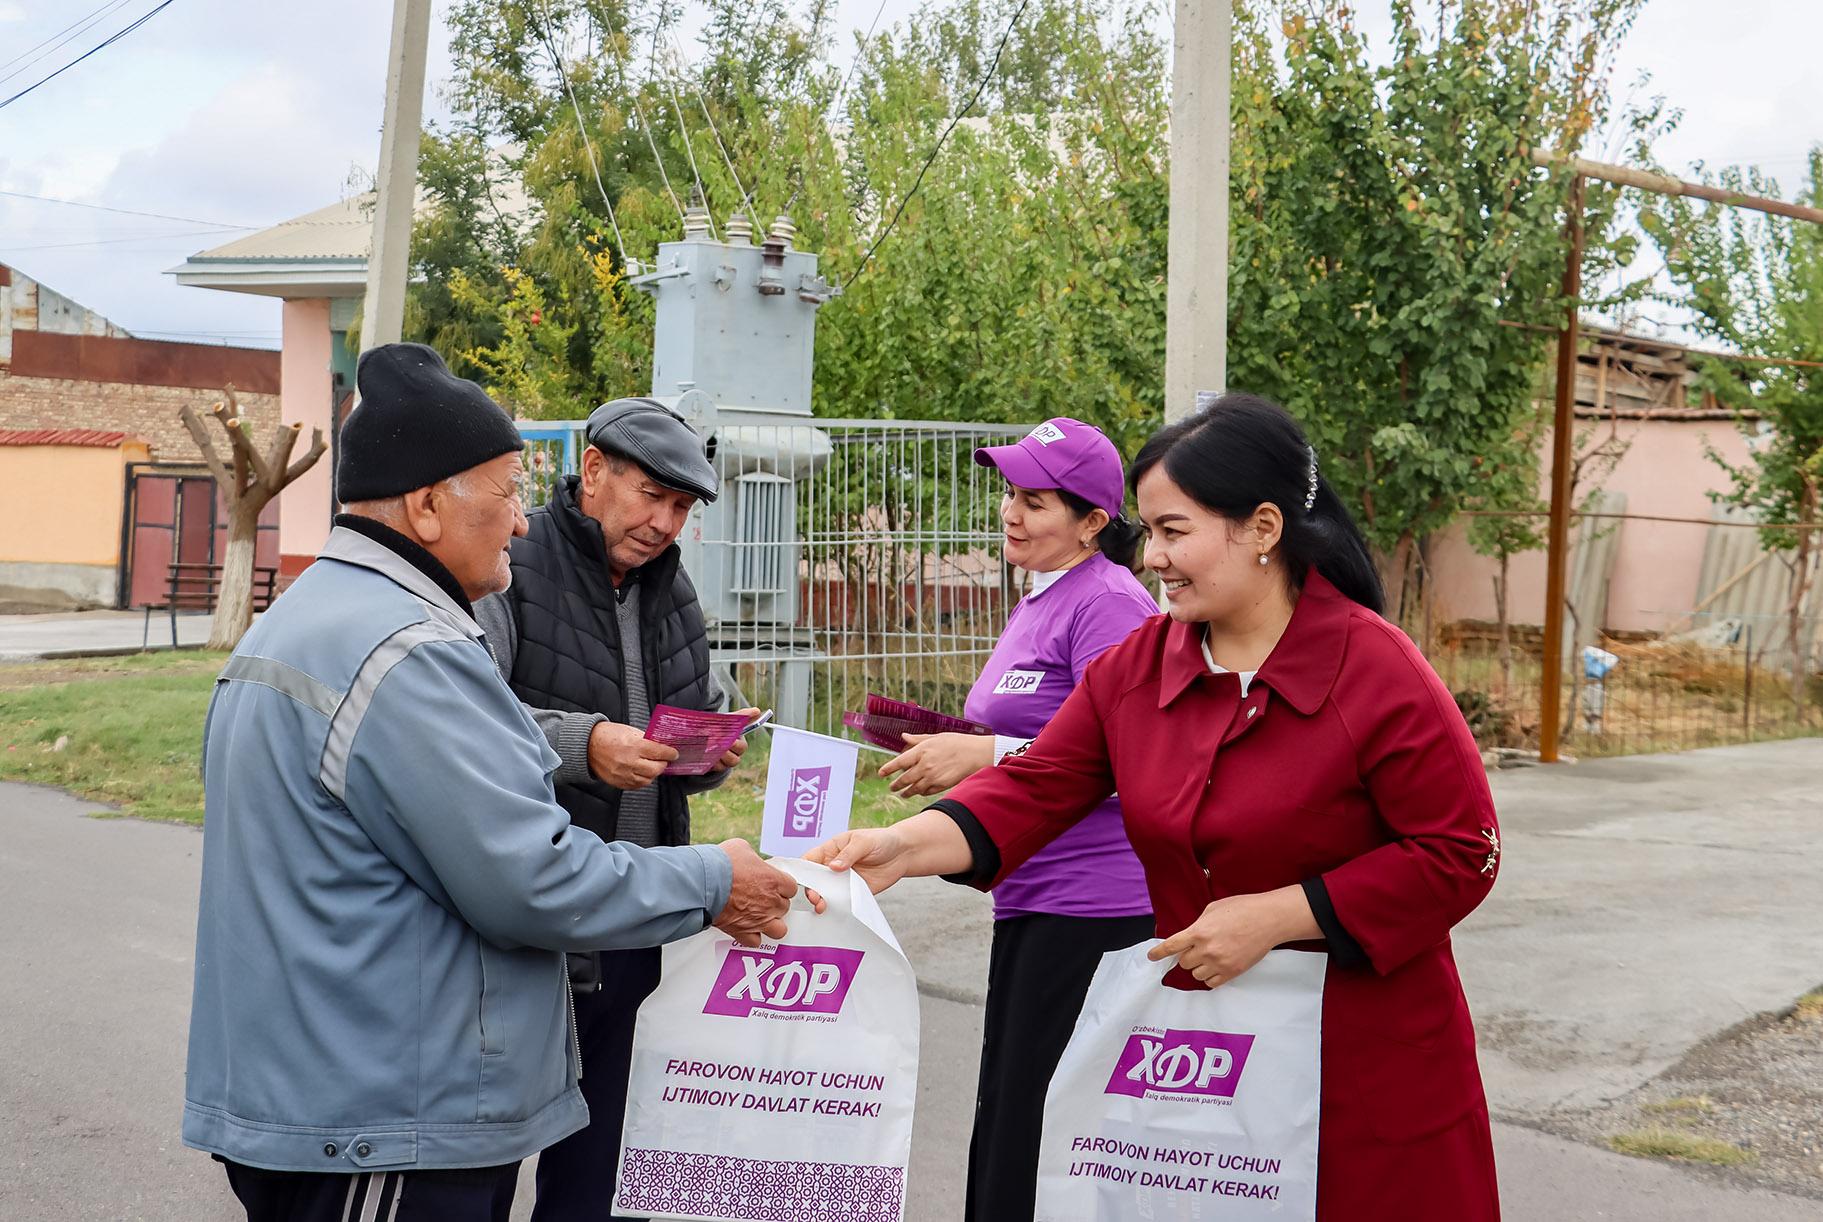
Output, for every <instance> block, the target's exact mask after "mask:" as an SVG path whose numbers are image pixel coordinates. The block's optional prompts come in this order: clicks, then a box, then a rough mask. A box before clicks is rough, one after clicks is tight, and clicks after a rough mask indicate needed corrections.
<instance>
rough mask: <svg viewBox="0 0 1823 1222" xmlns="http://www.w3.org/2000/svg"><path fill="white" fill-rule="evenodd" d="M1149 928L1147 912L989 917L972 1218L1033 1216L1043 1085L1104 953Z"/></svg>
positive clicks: (1146, 934)
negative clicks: (991, 940)
mask: <svg viewBox="0 0 1823 1222" xmlns="http://www.w3.org/2000/svg"><path fill="white" fill-rule="evenodd" d="M1151 936H1152V918H1151V917H1150V916H1136V917H1070V916H1052V915H1049V914H1044V913H1037V914H1034V915H1031V916H1021V917H1009V918H1008V919H1006V920H1004V921H995V922H994V946H993V951H992V953H991V955H990V957H989V959H988V969H987V1016H986V1019H985V1022H984V1029H983V1031H982V1036H981V1082H980V1085H979V1086H978V1087H977V1088H976V1092H975V1133H974V1136H973V1138H972V1139H971V1140H970V1141H969V1147H968V1214H967V1216H968V1220H969V1222H1031V1217H1032V1210H1033V1207H1034V1199H1035V1197H1036V1196H1037V1191H1038V1135H1039V1131H1040V1129H1041V1128H1042V1127H1043V1125H1044V1092H1045V1088H1047V1087H1048V1086H1050V1084H1051V1074H1052V1073H1053V1072H1054V1071H1055V1070H1056V1068H1057V1062H1058V1061H1059V1060H1060V1059H1061V1058H1062V1057H1063V1050H1064V1047H1065V1046H1066V1045H1067V1044H1069V1042H1070V1033H1071V1031H1072V1030H1073V1029H1074V1028H1075V1026H1076V1016H1077V1015H1078V1014H1080V1013H1081V1012H1082V999H1083V997H1084V996H1085V995H1086V994H1087V993H1088V991H1089V981H1090V980H1092V979H1094V976H1095V969H1096V968H1097V967H1099V966H1100V965H1101V957H1102V955H1104V954H1106V953H1107V952H1108V951H1111V950H1122V949H1124V948H1126V947H1129V946H1132V945H1133V944H1134V943H1136V942H1143V941H1145V940H1146V939H1147V938H1150V937H1151Z"/></svg>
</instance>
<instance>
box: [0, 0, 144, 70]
mask: <svg viewBox="0 0 1823 1222" xmlns="http://www.w3.org/2000/svg"><path fill="white" fill-rule="evenodd" d="M126 3H127V0H108V2H107V3H106V4H103V5H102V6H101V7H100V8H98V9H95V10H94V11H93V12H90V13H89V14H88V15H87V16H83V17H78V18H77V19H76V20H74V21H72V22H70V24H68V25H66V26H64V27H63V28H62V29H61V30H58V31H57V32H56V33H55V34H52V35H51V36H50V37H49V38H47V39H45V40H44V41H43V42H40V43H38V44H36V45H35V46H30V47H27V48H26V49H25V50H23V51H21V52H19V54H17V55H15V56H13V57H12V58H11V59H9V60H7V61H6V62H5V63H4V64H0V68H12V71H11V72H8V73H6V74H5V75H4V76H0V81H10V80H12V79H13V78H14V77H15V76H18V75H19V74H20V73H21V72H24V71H25V70H26V69H27V68H29V67H31V66H32V65H33V64H35V63H37V62H38V61H39V60H41V59H44V58H46V57H48V56H49V55H50V54H51V53H52V52H53V51H55V50H56V49H57V48H58V47H61V46H63V45H64V44H65V43H70V42H74V41H75V40H76V39H77V38H78V37H80V36H81V35H83V34H85V33H87V32H88V31H89V30H91V29H93V28H94V27H95V26H97V25H99V24H100V23H101V19H102V18H104V17H106V16H107V15H108V14H109V13H110V12H112V11H113V10H115V9H118V8H121V7H123V6H124V5H126ZM34 52H37V54H33V53H34ZM28 55H29V56H31V58H30V59H26V57H27V56H28ZM21 60H25V62H24V63H20V62H19V61H21ZM14 64H19V66H18V67H17V68H13V65H14Z"/></svg>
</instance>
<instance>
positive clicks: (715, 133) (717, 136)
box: [671, 0, 884, 220]
mask: <svg viewBox="0 0 1823 1222" xmlns="http://www.w3.org/2000/svg"><path fill="white" fill-rule="evenodd" d="M882 3H884V0H882ZM671 48H672V54H673V55H674V56H675V57H676V59H677V64H678V69H679V71H680V73H681V71H682V69H683V64H684V51H683V48H682V47H680V46H679V45H678V44H677V37H676V35H672V39H671ZM690 87H691V89H693V90H695V92H696V104H697V106H699V107H700V108H701V109H702V112H703V119H704V121H705V122H707V123H708V124H709V135H710V137H711V138H712V139H714V141H715V147H716V151H718V152H719V153H721V155H722V165H724V166H726V167H727V169H728V177H729V178H732V179H733V180H734V189H735V190H736V191H739V192H740V194H741V206H742V207H743V208H745V209H746V210H747V218H748V219H749V220H758V216H757V215H756V210H755V206H754V203H753V196H752V195H751V194H749V193H748V191H747V188H746V187H745V186H744V185H743V184H742V183H741V176H740V174H739V172H737V171H736V170H735V168H734V158H732V157H730V156H729V155H728V145H727V144H726V143H725V142H724V141H723V140H722V133H721V130H720V129H719V128H717V127H716V125H715V116H714V115H713V114H711V113H710V112H709V99H708V98H707V97H705V96H704V94H703V86H702V83H701V82H700V81H697V80H695V79H692V80H691V81H690ZM681 121H682V120H679V122H681Z"/></svg>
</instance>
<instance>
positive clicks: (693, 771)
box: [646, 704, 772, 776]
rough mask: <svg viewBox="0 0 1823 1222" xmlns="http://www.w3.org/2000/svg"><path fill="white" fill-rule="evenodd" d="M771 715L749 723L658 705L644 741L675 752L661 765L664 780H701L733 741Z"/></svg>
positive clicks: (735, 716) (727, 715)
mask: <svg viewBox="0 0 1823 1222" xmlns="http://www.w3.org/2000/svg"><path fill="white" fill-rule="evenodd" d="M771 716H772V713H771V712H770V711H767V712H765V713H762V714H760V715H759V716H758V717H756V718H753V719H751V720H749V719H748V718H746V717H743V716H742V715H741V714H739V713H704V712H700V711H698V710H696V709H680V708H678V707H676V706H675V705H669V704H661V705H659V706H658V707H657V708H655V709H653V710H652V720H651V721H650V722H649V723H648V724H647V725H646V737H647V738H649V739H651V740H652V741H653V742H655V743H664V744H665V745H666V746H667V747H675V748H677V758H676V759H674V760H672V761H671V762H670V763H669V764H666V765H665V771H664V775H665V776H702V775H703V774H704V773H706V772H708V771H709V770H710V769H711V768H713V767H715V765H716V762H717V761H718V760H720V759H721V758H722V756H723V755H724V754H726V753H727V751H728V748H730V747H732V746H734V740H735V739H737V738H739V737H741V736H742V735H743V734H746V733H747V732H749V731H750V730H755V729H758V728H759V727H760V726H761V725H763V724H764V723H765V722H766V721H767V720H768V719H769V718H771Z"/></svg>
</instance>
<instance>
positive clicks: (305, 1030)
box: [183, 344, 797, 1222]
mask: <svg viewBox="0 0 1823 1222" xmlns="http://www.w3.org/2000/svg"><path fill="white" fill-rule="evenodd" d="M358 376H359V383H360V390H361V396H362V398H361V404H360V406H359V407H357V408H356V409H355V412H354V414H353V415H352V416H351V417H350V418H349V420H348V423H347V424H346V425H345V426H344V428H343V430H342V459H341V466H340V469H339V470H338V472H337V484H338V492H339V494H340V497H341V499H342V500H343V501H345V502H346V503H347V504H346V508H347V512H346V513H345V514H343V515H341V516H340V517H338V518H337V519H336V526H335V530H334V531H333V532H332V533H331V535H330V538H329V541H328V543H327V545H326V546H325V547H324V549H323V551H322V553H321V555H320V556H319V557H318V558H317V560H316V562H315V563H314V564H312V565H311V566H310V568H309V569H308V570H306V571H305V573H304V574H303V576H301V577H300V578H299V579H298V580H297V582H296V583H295V584H294V585H293V586H292V587H291V589H290V590H288V591H287V592H286V594H285V596H284V597H283V598H280V599H279V600H278V601H277V602H276V603H275V604H274V605H273V608H272V610H270V611H268V612H267V613H266V614H265V615H264V616H262V617H261V618H260V620H259V622H258V623H257V624H255V625H254V627H253V629H252V631H251V632H249V633H248V634H247V636H246V637H245V638H244V639H243V640H242V642H241V645H240V647H239V648H238V649H236V650H235V652H234V655H233V657H231V658H230V659H229V660H228V664H227V666H226V667H225V668H224V669H223V670H222V673H221V678H220V680H219V681H218V683H217V685H216V688H215V694H214V698H213V700H212V701H211V703H210V706H209V715H208V720H207V722H206V725H205V730H204V748H203V774H204V783H205V792H206V795H207V796H206V799H205V803H206V810H205V818H204V823H203V882H202V898H201V910H200V914H199V919H198V922H197V950H196V968H195V972H196V982H195V997H194V1002H193V1005H192V1008H191V1027H190V1053H189V1065H188V1072H187V1074H186V1084H185V1106H184V1124H183V1137H184V1141H185V1143H186V1144H188V1145H190V1146H193V1147H195V1148H198V1149H201V1150H206V1151H208V1152H209V1153H211V1154H214V1155H215V1156H216V1157H217V1158H219V1159H220V1160H221V1161H222V1162H223V1164H224V1166H225V1167H226V1170H227V1174H228V1182H229V1185H230V1186H231V1187H232V1189H233V1191H234V1192H235V1194H236V1196H237V1197H239V1199H240V1201H241V1202H242V1204H243V1206H244V1207H245V1209H246V1211H247V1216H248V1218H249V1219H250V1220H251V1222H268V1220H270V1222H317V1220H318V1219H324V1220H326V1222H336V1220H339V1222H348V1219H351V1218H363V1219H373V1218H387V1219H390V1220H392V1222H432V1220H434V1222H506V1220H507V1217H508V1213H509V1211H510V1208H511V1204H512V1197H513V1188H514V1183H515V1179H516V1175H517V1167H518V1164H519V1161H520V1160H521V1159H523V1158H525V1157H526V1156H527V1155H529V1154H532V1153H535V1152H537V1151H539V1150H542V1149H544V1148H545V1147H547V1146H551V1145H552V1144H554V1143H558V1142H560V1141H561V1140H562V1139H564V1138H566V1137H567V1136H568V1135H569V1134H571V1133H573V1132H575V1131H577V1130H579V1129H581V1128H583V1127H584V1126H585V1125H586V1124H587V1123H588V1118H589V1117H588V1109H587V1106H586V1105H585V1103H584V1100H583V1097H582V1093H581V1091H580V1090H579V1088H578V1085H577V1078H578V1074H579V1073H580V1071H581V1063H580V1053H579V1049H578V1044H577V1037H576V1029H575V1019H574V1017H573V1012H572V1010H571V1005H570V986H569V979H568V974H567V971H566V969H565V961H564V952H570V951H592V950H599V949H603V948H629V947H656V946H658V945H659V944H661V943H664V942H667V941H671V940H673V939H676V938H682V937H686V936H688V935H690V934H693V933H696V932H698V931H699V930H701V929H703V928H704V927H705V926H706V925H708V924H710V923H713V924H715V925H716V926H717V927H719V928H720V929H722V930H723V931H725V932H727V933H729V934H731V935H732V936H734V937H735V938H736V939H737V940H740V941H743V942H746V943H748V944H755V943H757V941H758V939H759V936H760V935H761V934H765V935H767V936H773V937H777V936H782V935H783V933H784V922H783V919H782V918H783V917H784V914H785V909H786V906H787V904H788V903H789V900H790V897H791V896H792V895H793V894H795V892H796V890H797V888H796V885H795V883H794V882H793V881H792V880H791V878H790V877H789V876H788V875H786V874H784V873H782V872H780V871H778V870H775V869H773V868H772V867H771V866H768V865H766V864H765V863H764V862H762V861H760V859H759V858H758V856H757V855H756V854H755V853H754V852H753V850H752V849H751V848H749V847H748V846H747V844H746V842H745V841H740V840H731V841H728V842H726V843H725V844H723V845H720V846H716V847H709V846H692V847H685V846H676V847H662V848H649V849H648V848H641V847H639V846H637V845H632V844H626V843H608V842H605V841H604V840H603V839H602V838H601V837H600V836H598V835H596V834H595V833H594V832H592V831H589V830H585V829H582V828H578V827H575V826H573V825H572V822H571V818H570V814H569V812H568V811H566V810H565V809H564V808H563V807H562V806H560V805H558V802H557V799H556V795H555V794H554V792H553V790H552V785H551V780H550V776H551V773H552V772H553V771H555V770H556V769H557V767H558V765H559V762H560V761H559V759H558V757H557V755H556V753H555V752H554V751H552V749H551V747H550V745H549V744H548V742H547V741H546V739H545V737H544V735H543V734H541V733H540V730H539V727H538V726H537V724H536V723H535V721H534V719H533V718H532V717H531V715H530V714H529V713H528V712H527V710H526V708H525V707H524V705H522V704H521V703H520V701H519V699H518V698H517V697H516V696H515V695H514V694H513V693H512V692H511V691H510V690H509V689H508V687H507V685H506V684H505V683H504V682H503V681H502V680H501V677H500V675H499V673H498V671H497V670H496V669H495V665H494V660H493V658H492V657H491V655H490V654H489V652H488V649H487V645H486V642H485V639H484V634H483V632H482V629H481V627H480V625H479V624H477V623H476V621H475V618H474V614H473V604H474V600H476V599H480V598H482V597H484V596H486V595H488V594H492V593H495V592H497V591H500V590H503V589H505V588H506V586H507V584H508V582H509V581H510V580H511V579H512V574H511V571H510V569H509V567H508V558H507V546H508V544H509V542H510V541H511V540H512V539H513V538H514V537H515V536H518V535H523V534H524V533H525V530H526V520H525V515H524V512H523V510H522V509H521V506H520V480H521V478H522V474H521V471H520V459H519V452H520V449H521V442H520V439H519V435H518V432H517V431H516V430H515V429H514V428H513V424H512V421H511V420H509V419H508V418H507V416H506V414H505V413H504V412H503V411H501V410H500V408H499V407H498V406H496V405H495V404H494V403H493V401H492V400H490V399H489V398H488V397H487V395H486V394H484V393H483V392H482V390H481V388H480V387H478V386H476V385H474V384H473V383H471V382H465V381H462V380H460V379H458V378H456V377H454V376H452V375H451V374H450V372H449V370H448V369H447V368H446V367H445V366H444V364H443V362H442V360H441V359H439V358H438V356H437V354H436V353H435V352H433V351H431V350H430V349H429V348H425V347H423V346H421V345H418V344H389V345H386V346H383V347H380V348H376V349H373V350H372V351H369V352H367V353H365V354H363V356H362V358H361V364H360V368H359V374H358ZM597 1206H598V1208H597V1214H599V1213H600V1212H601V1211H602V1210H605V1209H606V1201H605V1199H604V1200H602V1201H599V1202H597Z"/></svg>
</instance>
